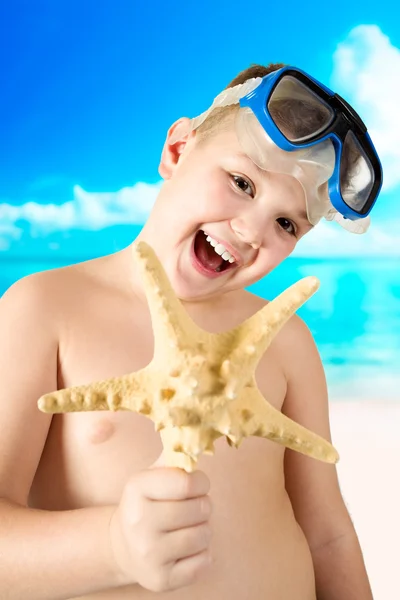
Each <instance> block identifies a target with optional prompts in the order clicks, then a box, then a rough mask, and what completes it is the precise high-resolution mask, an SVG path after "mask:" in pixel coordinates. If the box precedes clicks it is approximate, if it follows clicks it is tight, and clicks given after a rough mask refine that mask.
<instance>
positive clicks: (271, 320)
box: [225, 277, 319, 388]
mask: <svg viewBox="0 0 400 600" xmlns="http://www.w3.org/2000/svg"><path fill="white" fill-rule="evenodd" d="M318 287H319V281H318V279H317V278H316V277H305V278H303V279H301V280H300V281H298V282H296V283H295V284H293V285H292V286H290V287H289V288H287V289H286V290H284V291H283V292H282V293H281V294H280V295H279V296H277V297H276V298H275V299H274V300H272V301H271V302H269V303H268V304H267V305H266V306H264V307H263V308H262V309H261V310H259V311H258V312H257V313H256V314H254V315H253V316H252V317H250V318H248V319H247V320H246V321H244V322H243V323H242V324H241V325H239V326H238V327H235V329H232V330H231V331H230V332H227V333H226V334H225V335H226V336H227V337H230V338H231V339H230V344H231V345H232V346H233V351H232V352H231V355H230V357H229V359H230V363H231V371H232V372H233V373H235V377H234V378H233V379H231V386H230V387H232V388H234V387H235V386H234V381H239V380H241V379H242V378H244V376H245V374H246V373H251V372H253V371H254V370H255V368H256V366H257V364H258V362H259V360H260V358H261V356H262V355H263V354H264V352H265V350H266V349H267V348H268V346H269V345H270V343H271V341H272V339H273V338H274V336H275V335H276V334H277V333H278V331H279V330H280V329H281V328H282V327H283V325H284V324H285V323H286V322H287V321H288V320H289V319H290V317H291V316H292V315H293V314H294V313H295V312H296V310H297V309H298V308H300V306H302V305H303V304H304V302H306V300H308V299H309V298H310V297H311V296H312V295H313V294H314V293H315V292H316V290H317V289H318Z"/></svg>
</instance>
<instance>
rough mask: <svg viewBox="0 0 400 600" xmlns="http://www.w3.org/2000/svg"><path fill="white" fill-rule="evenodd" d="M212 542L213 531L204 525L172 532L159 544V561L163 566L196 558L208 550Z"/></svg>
mask: <svg viewBox="0 0 400 600" xmlns="http://www.w3.org/2000/svg"><path fill="white" fill-rule="evenodd" d="M210 541H211V529H210V527H209V525H207V524H205V523H203V524H201V525H196V526H194V527H186V528H185V529H178V530H177V531H171V532H170V533H166V534H165V535H163V536H162V538H161V539H160V543H159V560H160V562H161V563H162V564H167V563H170V562H174V561H176V560H181V559H183V558H187V557H189V556H194V555H195V554H199V552H203V551H204V550H207V548H208V547H209V545H210Z"/></svg>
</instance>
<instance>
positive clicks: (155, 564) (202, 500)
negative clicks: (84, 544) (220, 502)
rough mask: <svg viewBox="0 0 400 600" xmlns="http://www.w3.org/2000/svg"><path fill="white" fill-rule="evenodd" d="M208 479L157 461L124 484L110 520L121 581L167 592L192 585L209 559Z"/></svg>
mask: <svg viewBox="0 0 400 600" xmlns="http://www.w3.org/2000/svg"><path fill="white" fill-rule="evenodd" d="M209 489H210V482H209V480H208V478H207V476H206V475H205V474H204V473H203V472H201V471H195V472H193V473H186V472H185V471H183V470H181V469H176V468H166V467H162V466H159V465H158V464H157V463H156V465H154V467H153V468H150V469H148V470H145V471H142V472H140V473H138V474H136V475H134V476H133V477H132V478H131V479H130V480H129V481H128V482H127V484H126V486H125V489H124V492H123V495H122V498H121V501H120V503H119V505H118V507H117V508H116V510H115V512H114V514H113V516H112V519H111V523H110V537H111V544H112V548H113V553H114V557H115V560H116V563H117V565H118V568H119V569H120V574H121V575H122V580H123V581H124V582H126V584H130V583H139V584H140V585H141V586H143V587H144V588H146V589H148V590H151V591H153V592H163V591H169V590H173V589H176V588H179V587H183V586H187V585H190V584H191V583H193V582H194V581H195V580H196V578H197V577H198V575H199V574H200V572H201V571H202V570H203V569H204V568H205V567H206V566H207V565H208V564H209V563H210V553H209V544H210V539H211V530H210V525H209V517H210V514H211V503H210V499H209V497H208V496H207V494H208V492H209Z"/></svg>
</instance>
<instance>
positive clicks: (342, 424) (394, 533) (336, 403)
mask: <svg viewBox="0 0 400 600" xmlns="http://www.w3.org/2000/svg"><path fill="white" fill-rule="evenodd" d="M330 415H331V429H332V438H333V443H334V445H335V447H336V448H337V450H338V452H339V454H340V462H339V463H338V473H339V479H340V485H341V490H342V493H343V497H344V499H345V501H346V505H347V507H348V510H349V512H350V515H351V517H352V519H353V522H354V525H355V528H356V530H357V533H358V537H359V540H360V543H361V547H362V550H363V554H364V560H365V563H366V567H367V570H368V575H369V578H370V582H371V586H372V591H373V594H374V600H389V599H390V600H391V599H395V598H400V581H399V578H400V575H399V572H398V569H399V540H400V482H399V459H400V398H399V400H398V401H397V402H395V401H393V402H390V401H382V402H378V401H367V400H357V401H352V400H346V401H345V400H332V401H331V403H330Z"/></svg>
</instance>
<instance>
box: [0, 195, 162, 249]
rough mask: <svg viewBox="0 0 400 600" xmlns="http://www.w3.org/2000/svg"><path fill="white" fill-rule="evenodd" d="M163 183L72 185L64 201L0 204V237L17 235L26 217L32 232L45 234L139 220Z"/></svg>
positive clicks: (141, 220) (145, 215)
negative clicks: (95, 188) (99, 187)
mask: <svg viewBox="0 0 400 600" xmlns="http://www.w3.org/2000/svg"><path fill="white" fill-rule="evenodd" d="M160 185H161V183H157V184H147V183H137V184H135V185H134V186H132V187H125V188H122V189H121V190H119V191H117V192H87V191H85V190H84V189H83V188H81V187H80V186H75V187H74V189H73V200H71V201H69V202H65V203H64V204H41V203H39V202H34V201H30V202H26V203H25V204H21V205H18V206H17V205H12V204H7V203H3V204H0V222H1V223H2V227H3V229H0V237H2V238H3V239H4V238H7V237H9V235H11V234H12V235H13V237H14V236H15V233H16V232H17V231H20V228H19V227H18V222H20V221H27V222H29V224H30V233H31V234H32V235H34V236H37V235H43V234H44V235H45V234H48V233H51V232H56V231H65V230H68V229H86V230H92V231H93V230H100V229H103V228H104V227H109V226H111V225H116V224H119V225H121V224H127V223H128V224H139V225H142V224H143V223H144V221H145V220H146V218H147V216H148V214H149V212H150V210H151V207H152V205H153V203H154V201H155V199H156V196H157V194H158V192H159V189H160Z"/></svg>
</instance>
